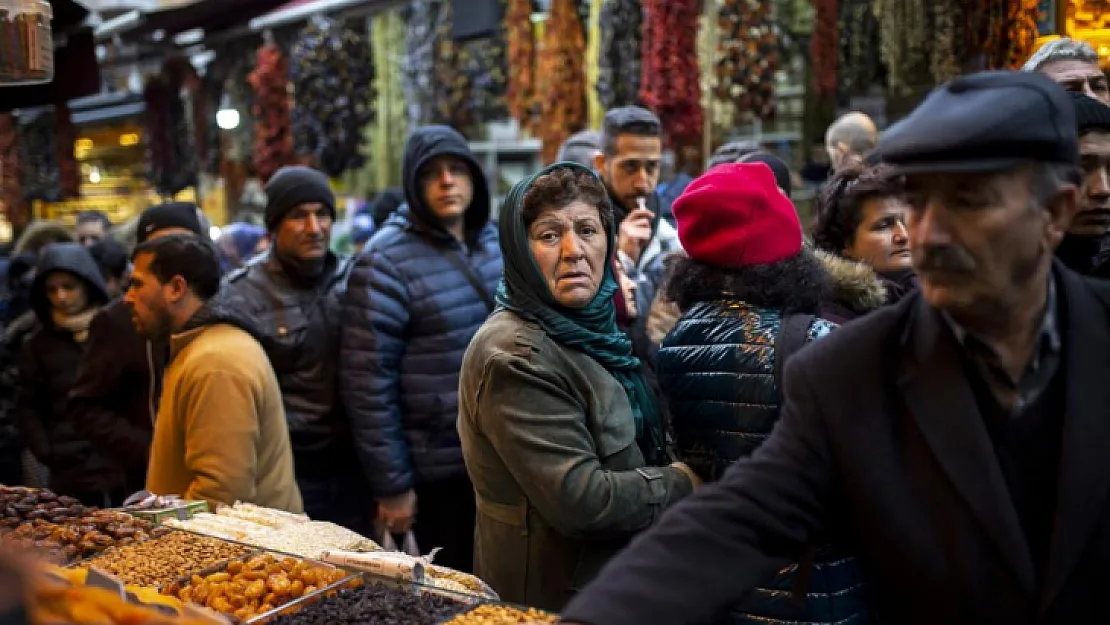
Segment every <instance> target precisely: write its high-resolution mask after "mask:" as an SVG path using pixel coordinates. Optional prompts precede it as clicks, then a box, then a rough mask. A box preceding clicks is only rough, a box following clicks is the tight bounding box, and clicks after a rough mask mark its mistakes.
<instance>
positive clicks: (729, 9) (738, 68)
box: [714, 0, 782, 120]
mask: <svg viewBox="0 0 1110 625" xmlns="http://www.w3.org/2000/svg"><path fill="white" fill-rule="evenodd" d="M772 10H773V7H772V5H771V3H768V2H756V3H753V2H749V1H748V0H724V3H723V4H721V6H720V8H719V9H718V14H717V28H718V39H717V54H716V59H717V61H716V63H715V67H714V70H715V75H716V85H715V88H714V91H715V92H716V95H717V98H718V99H720V100H724V101H726V102H731V103H732V104H733V106H735V107H736V111H737V113H739V114H740V115H741V116H745V115H751V116H754V117H757V118H759V119H763V120H769V119H772V118H774V116H775V101H774V96H775V70H776V69H778V65H779V61H780V58H779V55H780V54H781V50H782V37H781V36H780V33H779V30H778V26H776V24H775V21H774V19H773V17H772V15H771V12H772Z"/></svg>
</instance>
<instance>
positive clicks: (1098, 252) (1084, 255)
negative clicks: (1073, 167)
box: [1056, 92, 1110, 279]
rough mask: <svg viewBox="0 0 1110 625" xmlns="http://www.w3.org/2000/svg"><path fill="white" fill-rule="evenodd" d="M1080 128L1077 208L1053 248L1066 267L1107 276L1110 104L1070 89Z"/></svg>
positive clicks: (1109, 261) (1109, 256)
mask: <svg viewBox="0 0 1110 625" xmlns="http://www.w3.org/2000/svg"><path fill="white" fill-rule="evenodd" d="M1069 95H1071V98H1072V102H1074V103H1075V122H1076V129H1077V130H1078V131H1079V165H1080V169H1081V170H1082V171H1081V173H1082V175H1083V184H1082V185H1080V187H1079V210H1078V211H1077V212H1076V214H1075V219H1073V220H1072V222H1071V227H1069V228H1068V233H1067V234H1066V235H1064V240H1063V241H1062V242H1060V246H1059V247H1057V248H1056V257H1057V258H1059V259H1060V260H1061V261H1063V262H1064V264H1065V265H1067V266H1068V268H1069V269H1071V270H1073V271H1076V272H1078V273H1081V274H1083V275H1085V276H1091V277H1093V278H1104V279H1105V278H1110V249H1107V247H1106V244H1107V233H1108V232H1110V106H1107V105H1105V104H1103V103H1102V102H1100V101H1099V100H1096V99H1094V98H1092V97H1090V96H1087V95H1084V94H1082V93H1077V92H1071V93H1070V94H1069Z"/></svg>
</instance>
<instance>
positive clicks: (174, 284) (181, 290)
mask: <svg viewBox="0 0 1110 625" xmlns="http://www.w3.org/2000/svg"><path fill="white" fill-rule="evenodd" d="M163 288H168V291H167V292H166V300H167V301H169V302H180V301H181V300H182V299H184V298H185V296H186V295H188V293H189V283H188V282H186V281H185V278H183V277H181V276H174V277H172V278H170V281H169V282H167V283H166V284H165V285H164V286H163Z"/></svg>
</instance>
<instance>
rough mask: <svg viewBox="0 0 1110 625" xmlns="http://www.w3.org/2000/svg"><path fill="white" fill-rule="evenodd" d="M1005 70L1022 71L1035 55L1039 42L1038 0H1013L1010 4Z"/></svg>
mask: <svg viewBox="0 0 1110 625" xmlns="http://www.w3.org/2000/svg"><path fill="white" fill-rule="evenodd" d="M1009 9H1010V11H1009V19H1008V20H1007V44H1008V45H1007V47H1006V59H1005V65H1003V66H1002V67H1003V68H1005V69H1021V66H1022V64H1023V63H1025V61H1026V60H1027V59H1028V58H1029V56H1030V55H1032V54H1033V48H1034V46H1035V45H1036V40H1037V35H1038V32H1037V0H1013V1H1012V2H1010V4H1009Z"/></svg>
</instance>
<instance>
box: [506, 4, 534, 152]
mask: <svg viewBox="0 0 1110 625" xmlns="http://www.w3.org/2000/svg"><path fill="white" fill-rule="evenodd" d="M504 28H505V39H506V43H507V45H508V52H507V55H508V64H509V77H508V85H507V91H506V96H505V98H506V100H507V103H508V106H509V114H510V115H512V116H513V118H514V119H516V120H517V121H518V122H520V125H521V127H522V128H525V129H527V130H530V131H534V130H535V125H534V119H533V115H532V106H533V104H534V103H535V86H536V84H535V80H536V74H535V71H536V31H535V28H534V27H533V26H532V0H509V4H508V7H507V8H506V10H505V18H504Z"/></svg>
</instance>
